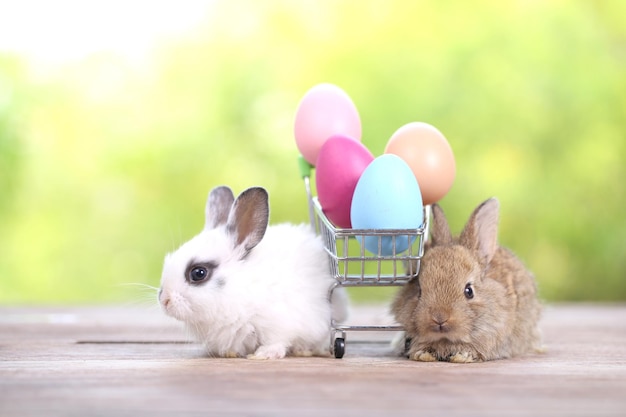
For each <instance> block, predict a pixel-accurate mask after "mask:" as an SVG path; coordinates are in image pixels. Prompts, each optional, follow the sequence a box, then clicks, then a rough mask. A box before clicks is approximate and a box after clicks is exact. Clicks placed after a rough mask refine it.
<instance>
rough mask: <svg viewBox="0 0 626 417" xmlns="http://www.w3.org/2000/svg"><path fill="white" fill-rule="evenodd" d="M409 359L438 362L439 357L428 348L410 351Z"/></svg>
mask: <svg viewBox="0 0 626 417" xmlns="http://www.w3.org/2000/svg"><path fill="white" fill-rule="evenodd" d="M409 359H411V360H414V361H419V362H436V361H437V357H436V356H435V355H433V354H432V353H431V352H429V351H427V350H418V351H415V352H412V353H409Z"/></svg>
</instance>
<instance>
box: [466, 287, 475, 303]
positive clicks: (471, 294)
mask: <svg viewBox="0 0 626 417" xmlns="http://www.w3.org/2000/svg"><path fill="white" fill-rule="evenodd" d="M465 298H467V299H468V300H471V299H472V298H474V289H473V288H472V284H467V285H465Z"/></svg>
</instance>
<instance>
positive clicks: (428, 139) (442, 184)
mask: <svg viewBox="0 0 626 417" xmlns="http://www.w3.org/2000/svg"><path fill="white" fill-rule="evenodd" d="M385 153H386V154H395V155H398V156H399V157H401V158H402V159H403V160H404V161H405V162H406V163H407V164H408V165H409V166H410V167H411V170H412V171H413V173H414V174H415V178H417V182H418V183H419V186H420V189H421V191H422V199H423V200H424V204H426V205H428V204H433V203H436V202H437V201H439V200H441V199H442V198H443V197H444V196H445V195H446V194H447V193H448V191H449V190H450V188H451V187H452V183H453V182H454V176H455V175H456V166H455V162H454V155H453V153H452V148H451V147H450V144H449V143H448V141H447V140H446V138H445V136H443V134H442V133H441V132H440V131H439V130H438V129H437V128H435V127H434V126H431V125H429V124H427V123H422V122H413V123H409V124H406V125H404V126H402V127H400V128H399V129H398V130H396V132H395V133H394V134H393V135H391V138H390V139H389V141H388V142H387V146H386V147H385Z"/></svg>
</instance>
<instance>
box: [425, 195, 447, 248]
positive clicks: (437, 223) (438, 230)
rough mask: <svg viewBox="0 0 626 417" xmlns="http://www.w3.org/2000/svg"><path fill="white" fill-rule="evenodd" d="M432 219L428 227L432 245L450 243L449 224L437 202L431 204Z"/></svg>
mask: <svg viewBox="0 0 626 417" xmlns="http://www.w3.org/2000/svg"><path fill="white" fill-rule="evenodd" d="M432 215H433V221H432V224H431V229H430V236H431V237H432V240H433V244H434V245H447V244H449V243H452V232H450V226H448V221H447V220H446V215H445V214H443V209H442V208H441V206H439V204H433V205H432Z"/></svg>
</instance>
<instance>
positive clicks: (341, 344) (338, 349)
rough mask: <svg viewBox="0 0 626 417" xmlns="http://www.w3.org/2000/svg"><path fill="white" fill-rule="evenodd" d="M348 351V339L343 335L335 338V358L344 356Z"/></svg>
mask: <svg viewBox="0 0 626 417" xmlns="http://www.w3.org/2000/svg"><path fill="white" fill-rule="evenodd" d="M344 353H346V341H345V340H344V339H343V338H342V337H338V338H336V339H335V358H337V359H341V358H343V354H344Z"/></svg>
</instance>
